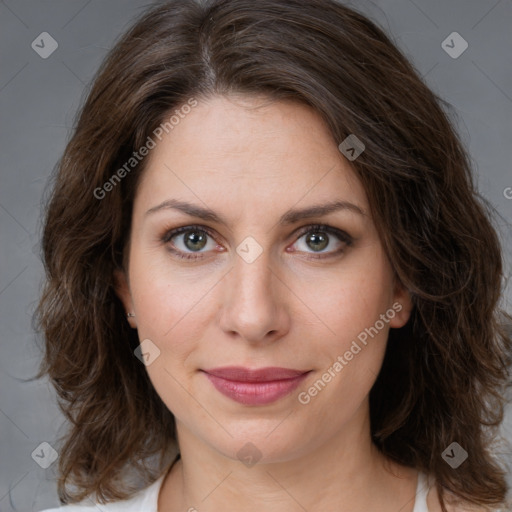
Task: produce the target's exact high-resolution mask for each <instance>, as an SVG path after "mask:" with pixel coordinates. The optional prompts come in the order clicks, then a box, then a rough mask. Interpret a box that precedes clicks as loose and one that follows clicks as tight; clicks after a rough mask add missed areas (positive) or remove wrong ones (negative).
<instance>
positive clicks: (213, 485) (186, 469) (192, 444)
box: [159, 408, 417, 512]
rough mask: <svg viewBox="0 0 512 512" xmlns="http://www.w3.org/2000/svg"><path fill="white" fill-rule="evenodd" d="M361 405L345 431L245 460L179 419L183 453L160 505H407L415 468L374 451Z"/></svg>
mask: <svg viewBox="0 0 512 512" xmlns="http://www.w3.org/2000/svg"><path fill="white" fill-rule="evenodd" d="M366 412H367V411H366V410H365V409H364V408H361V411H359V414H358V415H356V417H354V418H353V421H352V422H351V425H347V426H346V428H344V429H343V431H341V432H337V433H336V434H335V435H334V436H333V437H331V438H328V439H325V438H324V439H322V442H319V443H317V444H315V442H314V440H312V442H311V443H309V444H308V449H300V448H299V449H297V450H296V452H295V453H294V454H293V455H292V456H290V455H288V457H287V458H286V460H284V458H283V457H281V458H280V459H279V460H273V461H270V460H268V458H267V459H266V458H265V453H262V458H261V460H260V461H259V462H257V463H256V464H254V465H252V466H250V467H249V466H246V465H245V464H243V463H242V462H241V461H240V460H237V459H235V460H233V458H230V457H227V456H225V455H223V454H221V453H220V452H219V451H218V450H215V449H214V448H212V446H211V445H208V444H205V443H204V442H203V441H202V440H200V439H198V438H197V437H195V436H194V435H193V433H192V432H191V431H190V430H188V429H187V428H186V427H185V426H184V425H183V424H181V423H180V422H177V432H178V439H179V445H180V452H181V459H180V460H179V461H177V462H176V464H174V467H173V468H172V471H171V472H170V473H169V474H168V475H167V477H166V479H165V480H164V484H163V485H162V490H161V493H160V497H159V505H160V506H159V510H162V511H166V512H167V511H169V512H171V511H174V510H186V511H189V510H190V511H192V512H194V511H195V510H200V511H201V512H203V511H204V512H210V511H211V512H214V511H218V510H225V511H231V510H244V511H247V512H261V510H262V503H264V504H265V512H297V511H299V510H307V511H308V512H317V511H325V510H339V511H341V512H342V511H347V512H348V511H350V512H355V511H357V512H359V511H361V512H362V511H367V510H372V509H373V510H381V511H383V512H384V511H385V510H387V508H386V507H388V506H389V510H395V511H396V510H402V512H408V511H409V510H412V505H413V504H414V495H415V489H416V474H417V473H416V471H415V470H413V469H411V468H405V467H403V466H399V465H397V464H394V463H392V462H390V461H389V460H387V459H386V458H385V457H384V456H383V455H382V454H381V453H380V452H379V450H378V449H377V448H376V447H375V445H374V444H373V443H372V442H371V436H370V425H369V417H368V414H365V413H366ZM357 416H359V417H357ZM361 419H362V421H361ZM355 426H357V428H353V427H355ZM261 452H264V446H261ZM370 489H371V492H369V490H370ZM411 500H412V501H411ZM383 504H384V505H383ZM409 506H410V509H409V508H408V507H409Z"/></svg>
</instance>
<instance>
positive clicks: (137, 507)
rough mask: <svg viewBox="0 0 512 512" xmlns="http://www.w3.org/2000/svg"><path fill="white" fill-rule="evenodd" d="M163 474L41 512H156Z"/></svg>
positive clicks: (420, 496)
mask: <svg viewBox="0 0 512 512" xmlns="http://www.w3.org/2000/svg"><path fill="white" fill-rule="evenodd" d="M164 477H165V473H164V474H163V475H162V476H161V477H160V478H159V479H158V480H155V482H153V483H152V484H151V485H150V486H149V487H146V488H145V489H143V490H141V491H139V492H138V493H137V494H135V495H134V496H133V497H132V498H131V499H129V500H123V501H116V502H111V503H107V504H106V505H101V504H100V503H96V504H93V502H92V501H91V500H89V504H88V503H87V500H84V501H81V502H80V503H75V504H70V505H64V506H61V507H59V508H51V509H46V510H41V512H98V511H101V512H158V496H159V494H160V487H161V486H162V483H163V480H164ZM430 485H431V484H430V481H429V479H428V478H427V477H426V475H425V474H424V473H422V472H420V473H419V474H418V484H417V486H416V500H415V502H414V509H413V512H428V508H427V494H428V490H429V488H430Z"/></svg>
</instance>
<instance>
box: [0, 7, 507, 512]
mask: <svg viewBox="0 0 512 512" xmlns="http://www.w3.org/2000/svg"><path fill="white" fill-rule="evenodd" d="M305 1H306V0H305ZM148 5H150V2H142V1H137V0H124V1H121V0H110V1H108V2H106V1H102V2H100V1H99V0H66V1H64V0H40V1H35V0H7V1H0V119H1V123H0V133H1V137H0V141H1V142H0V144H1V146H0V172H1V188H0V229H1V239H2V244H1V246H0V312H1V313H0V314H1V329H0V332H1V336H2V340H1V345H0V347H1V358H0V389H1V395H0V432H1V439H0V512H7V511H11V510H23V511H29V510H36V511H37V510H41V509H43V508H48V507H51V506H56V505H58V500H57V494H56V490H55V489H56V487H55V483H54V479H55V476H56V473H55V470H56V466H57V463H54V464H53V465H52V466H50V467H49V468H48V469H42V468H41V467H39V466H38V465H37V464H36V463H35V462H34V460H33V459H32V457H31V453H32V452H33V451H34V449H35V448H36V447H37V446H38V445H39V444H40V443H41V442H44V441H46V442H48V443H50V444H52V442H53V441H54V440H55V439H56V438H57V437H58V435H60V434H61V433H62V428H63V418H62V416H61V415H60V412H59V411H58V409H57V406H56V401H55V395H54V392H53V389H52V388H51V387H50V385H49V384H48V382H47V381H46V380H44V379H42V380H40V381H36V382H31V383H23V382H20V380H18V379H26V378H29V377H31V376H32V375H33V374H34V373H35V371H36V369H37V366H38V363H39V359H40V353H39V350H38V348H37V345H36V344H35V337H36V334H35V333H34V332H33V330H32V327H31V316H32V313H33V310H34V307H35V305H36V302H37V297H38V294H39V289H40V285H41V280H42V276H43V272H42V265H41V262H40V261H39V257H38V254H39V234H40V226H41V219H40V202H41V198H42V193H43V188H44V186H45V184H46V181H47V178H48V176H49V174H50V172H51V170H52V168H53V167H54V165H55V164H56V162H57V160H58V158H59V157H60V155H61V153H62V151H63V150H64V147H65V144H66V141H67V140H68V138H69V136H70V130H71V127H72V123H73V119H74V116H75V113H76V110H77V108H78V106H79V104H80V101H81V99H82V97H83V95H84V94H85V93H86V91H87V86H88V84H90V82H91V79H92V77H93V74H94V72H95V71H96V69H97V67H98V66H99V64H100V62H101V60H102V59H103V58H104V56H105V55H106V53H107V52H108V50H109V49H110V48H111V47H112V46H113V43H114V40H115V39H116V38H117V37H118V36H119V34H120V33H121V32H123V31H124V30H125V29H126V28H127V26H128V25H129V23H130V22H131V21H132V20H133V19H134V18H135V17H137V16H138V15H139V14H140V13H141V12H142V11H143V10H144V8H145V7H146V6H148ZM349 5H350V4H349ZM352 5H353V6H356V7H357V8H358V9H359V10H360V11H362V12H363V13H366V14H367V15H368V16H369V17H370V18H372V19H373V20H374V21H376V22H377V23H378V24H379V25H380V26H382V27H383V28H384V29H385V30H386V32H387V33H388V34H390V35H391V36H392V38H393V39H394V41H395V42H396V44H397V45H398V46H399V47H400V48H401V49H402V50H403V51H404V52H405V54H406V55H407V56H408V57H409V59H410V60H412V62H413V63H414V65H415V66H416V68H417V69H418V70H419V72H420V73H421V74H422V75H423V76H424V77H425V78H426V80H427V83H428V84H429V86H430V87H431V88H432V89H433V90H434V91H435V92H436V93H437V94H438V95H439V96H441V97H442V98H443V99H445V100H446V101H448V102H449V103H450V104H451V105H452V107H453V109H452V110H453V114H452V115H453V119H454V121H455V122H456V123H457V127H458V129H459V132H460V133H461V136H462V138H463V140H464V142H465V143H466V145H467V146H468V148H469V150H470V153H471V155H472V159H473V164H474V169H475V172H476V175H477V178H478V183H479V188H480V191H481V193H482V194H483V196H484V197H486V198H487V199H488V200H490V201H491V203H492V204H493V205H494V206H495V207H496V208H497V210H498V211H499V212H500V213H501V215H502V216H503V217H504V218H503V219H502V220H501V221H500V224H501V234H502V237H503V241H504V244H505V247H506V254H507V258H508V263H507V264H508V267H507V274H510V257H509V255H510V252H511V248H512V243H511V238H512V237H511V235H510V230H509V228H507V227H506V222H509V223H510V221H511V220H512V199H507V198H506V190H507V187H512V173H511V170H510V169H511V166H510V164H511V142H512V137H511V135H512V122H511V119H512V66H511V55H512V31H511V30H510V26H511V22H512V1H511V0H493V1H482V0H480V1H478V0H472V1H469V0H451V1H443V0H435V1H427V0H414V1H412V0H381V1H377V2H369V1H362V2H353V3H352ZM454 31H456V32H458V33H460V34H461V35H462V37H463V38H464V39H465V40H466V41H467V42H468V45H469V46H468V49H467V50H466V51H465V52H464V53H463V54H462V55H460V57H458V58H456V59H454V58H452V57H450V56H449V55H448V54H447V53H446V52H445V51H444V50H443V48H442V46H441V43H442V41H444V40H445V39H446V38H447V36H448V35H449V34H451V33H452V32H454ZM42 32H48V33H50V34H51V35H52V37H53V38H55V40H56V41H57V42H58V48H57V50H56V51H55V52H54V53H53V54H52V55H50V56H49V57H48V58H47V59H43V58H41V57H40V56H39V55H38V54H37V53H36V52H35V51H34V50H33V49H32V47H31V43H32V41H34V40H35V39H36V37H37V36H38V35H39V34H41V33H42ZM450 44H451V43H450ZM510 297H511V287H510V286H509V287H508V293H507V295H506V297H505V304H504V305H505V306H506V307H507V308H508V309H509V310H510V302H511V301H510ZM59 428H60V429H61V430H59ZM503 434H504V436H505V437H506V438H507V439H509V440H511V439H512V412H511V410H510V408H509V409H508V414H507V420H506V422H505V424H504V425H503ZM500 453H502V452H500ZM470 456H471V455H470ZM503 456H504V457H506V459H507V460H508V461H509V462H508V463H509V464H510V460H511V456H510V454H507V455H503ZM510 482H511V484H512V478H510Z"/></svg>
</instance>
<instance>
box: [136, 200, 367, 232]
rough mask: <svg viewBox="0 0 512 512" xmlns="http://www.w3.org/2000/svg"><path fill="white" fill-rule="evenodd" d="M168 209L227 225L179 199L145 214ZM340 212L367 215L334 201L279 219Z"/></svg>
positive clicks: (288, 220) (295, 219)
mask: <svg viewBox="0 0 512 512" xmlns="http://www.w3.org/2000/svg"><path fill="white" fill-rule="evenodd" d="M166 209H173V210H179V211H181V212H183V213H186V214H187V215H190V216H191V217H198V218H200V219H203V220H206V221H210V222H216V223H218V224H222V225H224V226H226V225H227V222H226V220H225V219H224V218H223V217H222V216H220V215H218V214H217V213H215V212H214V211H213V210H210V209H209V208H204V207H202V206H199V205H195V204H192V203H188V202H186V201H180V200H178V199H168V200H167V201H164V202H163V203H160V204H158V205H156V206H153V208H150V209H149V210H148V211H147V212H146V213H145V215H150V214H152V213H156V212H158V211H160V210H166ZM340 210H341V211H343V210H345V211H351V212H354V213H357V214H359V215H363V216H366V215H367V214H366V212H365V211H364V210H363V209H362V208H361V207H360V206H357V205H356V204H354V203H350V202H349V201H333V202H330V203H322V204H317V205H312V206H308V207H307V208H302V209H290V210H288V211H287V212H286V213H284V214H283V215H282V216H281V218H280V219H279V223H280V224H282V225H288V224H294V223H296V222H298V221H300V220H303V219H310V218H313V217H323V216H325V215H328V214H330V213H333V212H336V211H340Z"/></svg>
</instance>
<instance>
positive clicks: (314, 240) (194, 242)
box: [161, 224, 353, 260]
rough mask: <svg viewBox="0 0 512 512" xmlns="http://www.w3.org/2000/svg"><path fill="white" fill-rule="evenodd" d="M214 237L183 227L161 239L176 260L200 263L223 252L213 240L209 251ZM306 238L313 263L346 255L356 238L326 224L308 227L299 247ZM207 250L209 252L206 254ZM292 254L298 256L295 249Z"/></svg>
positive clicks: (305, 242)
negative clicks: (215, 252) (215, 251)
mask: <svg viewBox="0 0 512 512" xmlns="http://www.w3.org/2000/svg"><path fill="white" fill-rule="evenodd" d="M213 236H214V235H213V233H212V232H211V231H210V230H209V229H207V228H205V227H202V226H183V227H180V228H176V229H172V230H169V231H166V232H165V233H164V235H163V236H162V237H161V241H162V242H163V243H165V244H169V251H170V252H172V253H173V254H174V255H175V256H176V257H178V258H181V259H188V260H196V259H199V258H202V256H201V254H202V253H204V252H208V250H213V249H216V248H221V246H219V245H218V244H216V243H215V242H214V241H213V240H212V241H210V247H208V242H209V240H208V238H212V239H213ZM303 237H305V240H304V242H303V246H304V247H305V249H304V248H302V249H299V251H301V252H306V253H308V254H309V256H308V258H310V259H322V258H328V257H332V256H335V255H338V254H340V253H343V252H344V250H345V249H346V247H348V246H350V245H352V242H353V238H352V237H351V236H350V235H349V234H348V233H345V232H344V231H342V230H340V229H337V228H334V227H332V226H327V225H323V224H318V225H314V226H307V227H306V229H303V230H302V231H301V232H300V233H299V239H298V241H297V242H296V243H298V242H300V240H301V238H303ZM332 237H334V238H335V239H337V243H333V240H332ZM175 240H177V241H175ZM332 245H337V248H335V249H332V248H331V250H330V251H324V249H326V248H328V247H330V246H332ZM308 248H310V249H313V253H317V254H312V253H309V252H308V250H307V249H308ZM203 249H206V250H204V251H203ZM322 251H323V252H322ZM291 252H295V249H293V250H292V251H291ZM194 253H196V254H194Z"/></svg>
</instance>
